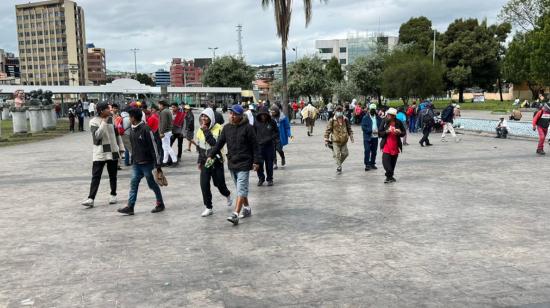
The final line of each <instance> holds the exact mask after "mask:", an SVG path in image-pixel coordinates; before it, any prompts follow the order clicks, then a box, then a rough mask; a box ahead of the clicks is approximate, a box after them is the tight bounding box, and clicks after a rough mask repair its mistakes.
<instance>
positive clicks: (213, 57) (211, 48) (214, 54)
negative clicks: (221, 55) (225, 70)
mask: <svg viewBox="0 0 550 308" xmlns="http://www.w3.org/2000/svg"><path fill="white" fill-rule="evenodd" d="M208 49H210V50H212V62H214V60H215V59H216V49H219V48H218V47H208Z"/></svg>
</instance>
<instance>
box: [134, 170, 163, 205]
mask: <svg viewBox="0 0 550 308" xmlns="http://www.w3.org/2000/svg"><path fill="white" fill-rule="evenodd" d="M153 168H154V164H153V163H150V164H138V163H134V164H133V165H132V178H131V180H130V194H129V196H128V206H129V207H132V208H133V207H134V205H135V204H136V200H137V194H138V188H139V182H140V181H141V179H142V178H143V177H145V179H146V180H147V185H149V188H150V189H151V190H152V191H153V192H154V193H155V197H156V198H157V204H164V203H163V201H162V193H161V191H160V187H159V185H158V184H157V182H155V177H154V176H153Z"/></svg>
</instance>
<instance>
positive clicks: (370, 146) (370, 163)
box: [361, 104, 382, 171]
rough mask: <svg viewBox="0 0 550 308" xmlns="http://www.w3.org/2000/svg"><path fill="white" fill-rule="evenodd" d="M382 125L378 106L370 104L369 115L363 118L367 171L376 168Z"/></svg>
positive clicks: (362, 126)
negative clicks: (379, 131)
mask: <svg viewBox="0 0 550 308" xmlns="http://www.w3.org/2000/svg"><path fill="white" fill-rule="evenodd" d="M381 123H382V118H380V117H379V116H378V114H377V112H376V104H370V106H369V114H367V115H365V116H364V117H363V120H362V121H361V128H362V129H363V146H364V147H365V159H364V161H365V171H369V170H371V169H378V168H376V152H377V151H378V127H379V126H380V124H381Z"/></svg>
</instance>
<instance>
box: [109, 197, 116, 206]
mask: <svg viewBox="0 0 550 308" xmlns="http://www.w3.org/2000/svg"><path fill="white" fill-rule="evenodd" d="M116 203H117V198H116V196H113V195H111V196H110V197H109V204H116Z"/></svg>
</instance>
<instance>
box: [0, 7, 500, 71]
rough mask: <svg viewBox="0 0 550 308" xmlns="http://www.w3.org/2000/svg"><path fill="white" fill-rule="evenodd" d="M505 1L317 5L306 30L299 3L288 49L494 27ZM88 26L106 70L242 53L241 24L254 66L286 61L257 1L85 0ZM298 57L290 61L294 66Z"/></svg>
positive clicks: (7, 18) (306, 50) (2, 42)
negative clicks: (421, 19) (420, 31)
mask: <svg viewBox="0 0 550 308" xmlns="http://www.w3.org/2000/svg"><path fill="white" fill-rule="evenodd" d="M25 2H28V1H23V0H1V1H0V11H1V12H4V14H2V16H0V24H1V25H2V30H3V31H0V48H3V49H5V50H7V51H16V48H17V37H16V24H15V5H16V4H19V3H25ZM505 2H506V0H485V1H479V0H461V1H433V0H329V2H328V3H327V4H322V3H320V1H315V0H314V7H313V19H312V21H311V23H310V25H309V27H308V28H306V27H305V20H304V13H303V7H302V1H300V0H295V7H294V9H293V21H292V24H291V33H290V39H289V47H298V53H299V56H302V55H304V54H312V53H314V52H315V49H314V44H315V40H316V39H329V38H345V37H346V36H347V34H348V33H351V32H355V31H368V32H375V31H382V32H385V33H388V34H393V35H397V33H398V30H399V26H400V25H401V24H402V23H403V22H405V21H407V20H408V19H409V18H411V17H413V16H420V15H423V16H426V17H428V18H430V19H431V20H432V21H433V23H434V26H435V27H436V28H437V29H438V30H439V31H444V30H445V29H446V27H447V25H448V24H449V23H450V22H452V21H453V20H455V19H457V18H468V17H474V18H487V19H488V21H489V22H495V21H496V16H497V14H498V12H499V10H500V8H501V7H502V6H503V5H504V3H505ZM77 3H78V4H79V5H80V6H82V7H83V8H84V13H85V20H86V40H87V41H88V42H93V43H94V44H95V45H96V46H97V47H102V48H105V49H106V52H107V68H108V69H110V70H125V71H133V68H134V59H133V53H132V52H131V51H130V49H132V48H138V49H140V50H139V52H138V54H137V59H138V70H139V71H143V72H153V71H155V70H157V69H158V68H168V66H169V65H168V63H169V62H170V61H171V59H172V58H175V57H179V58H186V59H189V58H195V57H197V58H199V57H210V56H211V51H210V50H208V47H219V49H218V50H217V55H226V54H236V53H237V50H238V46H237V32H236V25H237V24H242V25H243V50H244V54H245V57H246V60H247V61H248V62H249V63H252V64H265V63H277V62H280V58H281V47H280V41H279V39H278V38H277V36H276V30H275V21H274V16H273V9H272V8H269V9H267V10H264V9H263V8H262V7H261V5H260V1H254V0H234V1H224V0H179V1H174V0H156V1H150V0H116V1H113V0H80V1H77ZM293 57H294V53H293V52H289V54H288V59H289V60H292V59H293Z"/></svg>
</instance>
